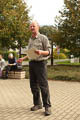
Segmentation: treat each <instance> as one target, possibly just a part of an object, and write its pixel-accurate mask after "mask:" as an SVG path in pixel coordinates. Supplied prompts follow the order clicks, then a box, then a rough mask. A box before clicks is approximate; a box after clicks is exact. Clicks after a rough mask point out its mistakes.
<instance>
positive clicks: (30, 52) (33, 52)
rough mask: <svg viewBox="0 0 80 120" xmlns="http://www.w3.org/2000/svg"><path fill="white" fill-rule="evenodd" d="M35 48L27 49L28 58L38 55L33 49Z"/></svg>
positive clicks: (33, 58) (34, 58)
mask: <svg viewBox="0 0 80 120" xmlns="http://www.w3.org/2000/svg"><path fill="white" fill-rule="evenodd" d="M36 50H37V49H36V48H31V49H29V50H27V51H26V52H27V56H28V58H29V59H30V60H36V59H37V58H38V57H39V56H40V55H38V54H36V53H35V51H36Z"/></svg>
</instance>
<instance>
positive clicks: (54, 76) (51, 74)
mask: <svg viewBox="0 0 80 120" xmlns="http://www.w3.org/2000/svg"><path fill="white" fill-rule="evenodd" d="M24 70H25V71H26V78H29V67H28V66H25V67H24ZM48 79H49V80H62V81H64V80H66V81H80V66H79V65H77V66H75V65H54V66H48Z"/></svg>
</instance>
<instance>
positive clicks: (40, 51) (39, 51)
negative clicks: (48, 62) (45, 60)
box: [35, 50, 49, 55]
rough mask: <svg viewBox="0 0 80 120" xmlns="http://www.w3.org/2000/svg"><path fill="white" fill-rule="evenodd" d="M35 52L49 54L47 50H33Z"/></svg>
mask: <svg viewBox="0 0 80 120" xmlns="http://www.w3.org/2000/svg"><path fill="white" fill-rule="evenodd" d="M35 53H36V54H38V55H49V51H43V50H35Z"/></svg>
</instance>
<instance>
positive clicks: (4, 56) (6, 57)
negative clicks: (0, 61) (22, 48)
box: [0, 51, 19, 60]
mask: <svg viewBox="0 0 80 120" xmlns="http://www.w3.org/2000/svg"><path fill="white" fill-rule="evenodd" d="M9 53H12V54H13V55H14V56H15V57H16V58H17V59H18V58H19V55H18V53H17V52H15V51H0V54H2V55H3V58H4V59H5V60H8V55H9Z"/></svg>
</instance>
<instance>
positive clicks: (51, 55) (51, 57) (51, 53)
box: [51, 40, 53, 66]
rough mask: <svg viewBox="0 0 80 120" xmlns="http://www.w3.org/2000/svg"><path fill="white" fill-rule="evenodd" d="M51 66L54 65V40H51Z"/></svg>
mask: <svg viewBox="0 0 80 120" xmlns="http://www.w3.org/2000/svg"><path fill="white" fill-rule="evenodd" d="M51 66H53V40H52V41H51Z"/></svg>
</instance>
